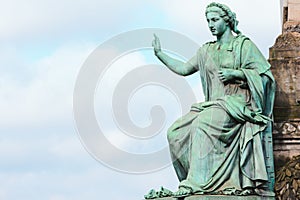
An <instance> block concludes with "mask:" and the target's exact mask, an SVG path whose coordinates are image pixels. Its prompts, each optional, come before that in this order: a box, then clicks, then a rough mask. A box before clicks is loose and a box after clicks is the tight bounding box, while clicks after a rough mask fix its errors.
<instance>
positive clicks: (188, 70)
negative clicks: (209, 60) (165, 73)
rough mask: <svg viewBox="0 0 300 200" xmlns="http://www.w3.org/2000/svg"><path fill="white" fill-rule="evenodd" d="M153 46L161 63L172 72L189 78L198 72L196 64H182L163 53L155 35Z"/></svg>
mask: <svg viewBox="0 0 300 200" xmlns="http://www.w3.org/2000/svg"><path fill="white" fill-rule="evenodd" d="M152 46H153V47H154V53H155V55H156V57H157V58H158V59H159V60H160V61H161V62H163V63H164V64H165V65H166V66H167V67H168V68H169V69H170V70H171V71H173V72H175V73H176V74H179V75H182V76H187V75H190V74H193V73H195V72H196V71H198V67H197V64H196V62H194V63H191V62H182V61H180V60H177V59H175V58H172V57H170V56H168V55H167V54H165V53H164V52H162V50H161V45H160V40H159V38H158V37H157V36H156V35H155V34H154V40H153V42H152Z"/></svg>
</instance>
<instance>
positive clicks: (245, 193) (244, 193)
mask: <svg viewBox="0 0 300 200" xmlns="http://www.w3.org/2000/svg"><path fill="white" fill-rule="evenodd" d="M253 194H255V192H254V191H253V189H244V190H242V191H241V192H240V193H238V196H249V195H253Z"/></svg>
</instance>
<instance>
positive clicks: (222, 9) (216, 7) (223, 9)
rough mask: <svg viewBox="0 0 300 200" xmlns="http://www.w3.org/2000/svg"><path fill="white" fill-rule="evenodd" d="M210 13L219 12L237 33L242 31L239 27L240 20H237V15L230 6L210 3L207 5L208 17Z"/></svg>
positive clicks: (206, 12) (206, 13)
mask: <svg viewBox="0 0 300 200" xmlns="http://www.w3.org/2000/svg"><path fill="white" fill-rule="evenodd" d="M208 13H210V14H211V13H217V14H218V15H219V16H220V17H221V18H222V19H223V20H224V21H225V22H226V25H228V26H229V28H230V29H231V30H232V31H233V32H235V33H236V34H240V33H241V32H240V31H239V30H238V29H237V25H238V21H237V20H236V15H235V13H234V12H232V11H231V10H230V8H229V7H228V6H226V5H224V4H220V3H215V2H213V3H210V4H209V5H208V6H207V7H206V11H205V15H206V18H208Z"/></svg>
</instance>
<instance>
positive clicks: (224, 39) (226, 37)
mask: <svg viewBox="0 0 300 200" xmlns="http://www.w3.org/2000/svg"><path fill="white" fill-rule="evenodd" d="M233 38H234V36H233V34H232V32H231V30H230V28H229V27H228V28H227V29H226V31H225V32H224V33H223V34H222V35H221V36H217V42H218V43H220V44H225V43H230V42H231V41H232V39H233Z"/></svg>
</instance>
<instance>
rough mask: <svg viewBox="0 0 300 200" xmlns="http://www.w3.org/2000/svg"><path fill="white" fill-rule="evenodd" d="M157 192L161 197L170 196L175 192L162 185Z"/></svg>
mask: <svg viewBox="0 0 300 200" xmlns="http://www.w3.org/2000/svg"><path fill="white" fill-rule="evenodd" d="M157 194H158V196H159V197H170V196H172V195H173V192H172V191H171V190H168V189H166V188H164V187H162V186H161V187H160V190H159V191H158V192H157Z"/></svg>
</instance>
